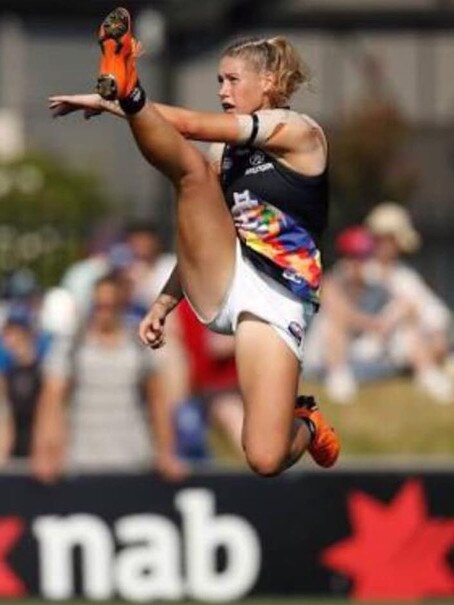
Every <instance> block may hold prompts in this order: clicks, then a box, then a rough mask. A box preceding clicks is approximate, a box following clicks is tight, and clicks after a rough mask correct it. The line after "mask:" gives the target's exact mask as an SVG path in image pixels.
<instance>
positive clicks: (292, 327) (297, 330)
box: [288, 321, 304, 345]
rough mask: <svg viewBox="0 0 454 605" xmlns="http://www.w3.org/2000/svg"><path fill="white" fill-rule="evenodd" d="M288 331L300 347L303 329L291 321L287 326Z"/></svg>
mask: <svg viewBox="0 0 454 605" xmlns="http://www.w3.org/2000/svg"><path fill="white" fill-rule="evenodd" d="M288 331H289V332H290V334H291V335H292V336H293V338H294V339H295V340H296V342H297V343H298V345H300V344H301V343H302V341H303V336H304V329H303V326H301V325H300V324H299V323H298V322H297V321H291V322H290V323H289V325H288Z"/></svg>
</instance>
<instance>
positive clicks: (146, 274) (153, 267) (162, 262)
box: [124, 221, 176, 309]
mask: <svg viewBox="0 0 454 605" xmlns="http://www.w3.org/2000/svg"><path fill="white" fill-rule="evenodd" d="M124 241H125V243H126V244H127V245H128V247H129V249H130V250H131V254H132V258H133V265H132V270H131V277H132V281H133V284H134V287H133V300H134V302H135V303H137V304H141V305H142V306H143V307H144V308H145V309H148V307H149V306H150V301H151V300H155V299H156V298H157V296H158V294H159V292H160V291H161V288H162V286H163V285H164V284H165V282H166V281H167V279H168V277H169V275H170V273H171V272H172V269H173V267H174V265H175V262H176V261H175V256H174V255H173V254H171V253H165V252H163V246H162V240H161V237H160V235H159V232H158V229H157V228H156V226H155V225H154V224H153V223H147V222H143V221H142V222H136V223H132V224H131V225H129V226H128V227H127V229H126V233H125V236H124Z"/></svg>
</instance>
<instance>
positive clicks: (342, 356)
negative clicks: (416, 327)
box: [306, 226, 405, 403]
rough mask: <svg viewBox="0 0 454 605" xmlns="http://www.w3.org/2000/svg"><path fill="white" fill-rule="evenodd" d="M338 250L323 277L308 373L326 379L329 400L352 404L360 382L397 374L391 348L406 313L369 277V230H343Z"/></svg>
mask: <svg viewBox="0 0 454 605" xmlns="http://www.w3.org/2000/svg"><path fill="white" fill-rule="evenodd" d="M336 251H337V254H338V256H339V260H338V261H337V262H336V263H335V265H334V266H333V268H332V269H331V271H330V272H329V273H328V274H327V275H326V277H325V280H324V284H323V292H322V306H321V310H320V313H319V314H318V316H317V318H316V319H315V321H314V325H313V326H312V327H311V330H310V331H309V335H308V342H307V360H306V372H309V374H312V375H316V376H318V377H322V378H323V379H324V382H325V387H326V389H327V393H328V395H329V397H330V399H332V400H333V401H336V402H339V403H349V402H351V401H352V399H353V397H354V396H355V393H356V391H357V384H358V382H362V381H367V380H374V379H380V378H384V377H388V376H391V375H393V374H395V373H396V372H397V370H396V368H395V366H394V365H393V364H392V363H391V362H390V360H389V359H388V355H387V345H388V340H389V336H390V333H391V331H392V329H393V327H394V326H395V325H396V323H397V322H398V321H399V320H400V318H401V317H402V315H403V314H404V313H405V309H404V306H403V305H402V304H399V303H398V302H397V301H396V300H394V298H393V296H392V294H391V293H390V292H389V290H388V289H387V288H386V287H385V286H383V285H381V284H380V283H374V282H371V281H370V280H368V278H367V272H366V271H365V266H366V264H367V262H368V259H370V257H371V255H372V254H373V251H374V240H373V238H372V236H371V234H370V233H369V231H368V230H367V229H366V228H365V227H363V226H352V227H349V228H347V229H345V230H344V231H342V232H341V233H340V234H339V236H338V238H337V240H336Z"/></svg>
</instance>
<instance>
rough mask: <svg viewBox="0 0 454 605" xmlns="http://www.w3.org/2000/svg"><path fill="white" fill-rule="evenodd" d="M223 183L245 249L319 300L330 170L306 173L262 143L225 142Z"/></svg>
mask: <svg viewBox="0 0 454 605" xmlns="http://www.w3.org/2000/svg"><path fill="white" fill-rule="evenodd" d="M221 185H222V189H223V192H224V196H225V199H226V202H227V204H228V206H229V208H230V210H231V212H232V216H233V220H234V223H235V226H236V229H237V233H238V236H239V238H240V241H241V244H242V246H243V250H244V252H245V255H246V256H247V257H248V258H249V259H250V260H251V261H252V262H253V263H254V265H255V266H256V267H257V268H258V269H259V270H260V271H263V272H264V273H266V274H267V275H270V276H271V277H273V278H274V279H275V280H277V281H278V282H280V283H281V284H283V285H284V286H285V287H287V288H288V289H289V290H291V291H292V292H293V293H294V294H295V295H296V296H298V297H299V298H301V299H303V300H310V301H313V302H315V303H318V302H319V290H320V281H321V273H322V268H321V258H320V251H319V241H320V238H321V235H322V233H323V231H324V229H325V227H326V223H327V215H328V171H327V170H326V169H325V171H324V172H323V173H322V174H320V175H317V176H305V175H302V174H300V173H298V172H296V171H295V170H292V169H291V168H288V167H287V166H285V165H284V164H283V163H282V162H280V161H279V160H278V159H277V158H276V157H274V156H273V155H271V154H270V153H267V152H266V151H264V150H263V149H259V148H257V147H253V146H240V145H235V146H233V145H226V146H225V147H224V153H223V156H222V161H221Z"/></svg>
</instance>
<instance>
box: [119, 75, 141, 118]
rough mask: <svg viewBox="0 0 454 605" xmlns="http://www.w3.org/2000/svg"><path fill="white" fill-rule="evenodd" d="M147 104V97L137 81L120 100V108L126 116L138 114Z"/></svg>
mask: <svg viewBox="0 0 454 605" xmlns="http://www.w3.org/2000/svg"><path fill="white" fill-rule="evenodd" d="M146 102H147V95H146V93H145V91H144V89H143V88H142V86H141V85H140V82H139V80H137V84H136V85H135V86H134V88H133V89H132V91H131V92H130V93H129V95H128V96H127V97H125V98H124V99H120V107H121V108H122V110H123V111H124V112H125V114H126V115H133V114H135V113H138V112H139V111H140V110H141V109H142V108H143V106H144V105H145V103H146Z"/></svg>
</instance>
